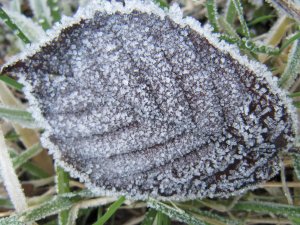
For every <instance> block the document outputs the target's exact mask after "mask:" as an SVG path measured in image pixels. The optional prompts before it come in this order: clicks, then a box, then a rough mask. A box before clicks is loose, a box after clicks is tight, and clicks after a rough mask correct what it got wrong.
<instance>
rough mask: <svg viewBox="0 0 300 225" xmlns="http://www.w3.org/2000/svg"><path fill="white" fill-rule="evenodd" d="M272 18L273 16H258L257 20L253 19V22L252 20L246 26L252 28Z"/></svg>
mask: <svg viewBox="0 0 300 225" xmlns="http://www.w3.org/2000/svg"><path fill="white" fill-rule="evenodd" d="M274 17H276V16H275V15H265V16H260V17H258V18H255V19H254V20H252V21H251V22H249V23H248V26H253V25H256V24H258V23H261V22H265V21H267V20H270V19H273V18H274Z"/></svg>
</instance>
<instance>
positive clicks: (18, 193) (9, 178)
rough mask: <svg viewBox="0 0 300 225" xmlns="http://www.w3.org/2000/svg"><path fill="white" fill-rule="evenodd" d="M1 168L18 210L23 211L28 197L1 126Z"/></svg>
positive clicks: (7, 189)
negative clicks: (11, 157)
mask: <svg viewBox="0 0 300 225" xmlns="http://www.w3.org/2000/svg"><path fill="white" fill-rule="evenodd" d="M0 169H1V176H2V178H3V183H4V185H5V188H6V191H7V193H8V195H9V198H10V200H11V202H12V203H13V205H14V207H15V209H16V211H17V212H22V211H23V210H25V209H26V208H27V203H26V198H25V195H24V193H23V190H22V188H21V184H20V182H19V179H18V177H17V175H16V173H15V170H14V168H13V164H12V162H11V159H10V157H9V154H8V149H7V147H6V144H5V140H4V136H3V132H2V129H1V128H0Z"/></svg>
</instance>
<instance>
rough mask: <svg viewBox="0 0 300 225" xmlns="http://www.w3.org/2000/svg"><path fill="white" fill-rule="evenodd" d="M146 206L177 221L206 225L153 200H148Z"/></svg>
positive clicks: (179, 210) (178, 210)
mask: <svg viewBox="0 0 300 225" xmlns="http://www.w3.org/2000/svg"><path fill="white" fill-rule="evenodd" d="M147 205H148V207H151V208H153V209H155V210H157V211H160V212H163V213H164V214H166V215H168V216H169V217H171V218H173V219H176V220H178V221H181V222H184V223H187V224H191V225H206V223H205V222H203V221H200V220H198V219H197V218H195V217H194V216H192V215H191V214H189V213H187V212H185V211H184V210H181V209H179V208H174V207H171V206H169V205H166V204H164V203H162V202H159V201H156V200H155V199H152V198H150V199H149V200H148V202H147Z"/></svg>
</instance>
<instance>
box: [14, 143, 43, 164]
mask: <svg viewBox="0 0 300 225" xmlns="http://www.w3.org/2000/svg"><path fill="white" fill-rule="evenodd" d="M42 150H43V148H42V147H41V145H40V144H36V145H33V146H32V147H31V148H28V149H26V150H25V151H23V152H22V153H21V154H20V155H18V156H16V157H15V158H13V160H12V162H13V165H14V168H15V169H18V168H19V167H20V166H22V165H23V164H24V163H26V162H27V161H28V160H30V159H31V158H33V157H34V156H36V155H38V154H39V153H40V152H41V151H42Z"/></svg>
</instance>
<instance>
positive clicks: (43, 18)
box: [29, 0, 52, 30]
mask: <svg viewBox="0 0 300 225" xmlns="http://www.w3.org/2000/svg"><path fill="white" fill-rule="evenodd" d="M29 4H30V7H31V9H32V11H33V14H34V17H35V19H36V20H37V22H38V23H39V24H40V25H41V26H42V27H43V29H44V30H47V29H49V28H50V26H51V24H52V18H51V13H50V9H49V6H48V5H47V0H29Z"/></svg>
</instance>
